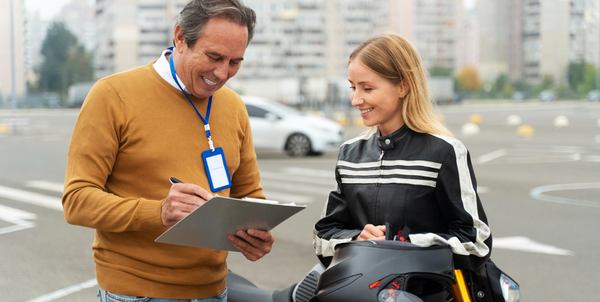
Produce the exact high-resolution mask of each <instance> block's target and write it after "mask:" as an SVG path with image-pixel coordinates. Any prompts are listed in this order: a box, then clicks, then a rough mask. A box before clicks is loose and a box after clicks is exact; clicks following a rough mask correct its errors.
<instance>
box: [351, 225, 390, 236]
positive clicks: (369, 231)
mask: <svg viewBox="0 0 600 302" xmlns="http://www.w3.org/2000/svg"><path fill="white" fill-rule="evenodd" d="M356 240H385V225H377V226H375V225H372V224H367V225H365V227H364V228H363V229H362V231H361V232H360V234H359V235H358V237H356Z"/></svg>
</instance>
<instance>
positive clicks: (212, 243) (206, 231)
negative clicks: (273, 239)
mask: <svg viewBox="0 0 600 302" xmlns="http://www.w3.org/2000/svg"><path fill="white" fill-rule="evenodd" d="M305 208H306V206H304V205H295V204H285V203H279V202H276V201H271V200H261V199H251V198H249V199H238V198H232V197H223V196H215V197H213V198H212V199H210V200H209V201H208V202H207V203H205V204H204V205H202V206H201V207H199V208H197V209H196V210H194V211H193V212H192V213H190V214H189V215H188V216H186V217H185V218H183V219H182V220H180V221H179V222H177V223H176V224H174V225H173V226H171V227H170V228H169V229H168V230H166V231H165V232H164V233H162V234H161V235H160V236H158V237H157V238H156V239H155V240H154V241H155V242H160V243H170V244H177V245H186V246H194V247H206V248H213V249H220V250H229V251H237V249H235V248H234V247H233V246H232V245H231V243H230V242H229V240H228V239H227V236H228V235H229V234H233V233H235V232H236V231H237V230H240V229H260V230H271V229H273V228H274V227H276V226H277V225H278V224H280V223H281V222H283V221H284V220H286V219H288V218H290V217H291V216H292V215H294V214H296V213H298V212H300V211H301V210H304V209H305Z"/></svg>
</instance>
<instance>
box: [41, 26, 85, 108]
mask: <svg viewBox="0 0 600 302" xmlns="http://www.w3.org/2000/svg"><path fill="white" fill-rule="evenodd" d="M41 54H42V57H43V61H42V64H41V67H40V71H39V73H40V74H39V80H38V85H37V87H38V89H39V90H40V91H43V92H48V91H50V92H57V93H58V94H59V95H60V96H61V98H62V99H63V100H64V99H65V97H66V95H67V90H68V88H69V86H71V84H73V83H77V82H85V81H91V80H92V79H93V77H94V69H93V65H92V64H93V63H92V55H91V54H89V53H88V52H86V51H85V49H84V48H83V46H81V45H79V44H78V42H77V38H76V37H75V36H74V35H73V34H72V33H71V32H70V31H69V30H68V29H67V28H66V27H65V25H64V24H63V23H57V22H55V23H52V24H51V25H50V27H49V28H48V32H47V34H46V39H45V40H44V42H43V43H42V51H41Z"/></svg>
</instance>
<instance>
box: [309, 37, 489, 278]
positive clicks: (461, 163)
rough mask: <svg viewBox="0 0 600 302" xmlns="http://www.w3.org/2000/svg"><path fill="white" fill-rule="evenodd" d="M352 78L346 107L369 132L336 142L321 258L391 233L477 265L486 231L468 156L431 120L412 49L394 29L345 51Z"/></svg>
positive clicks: (484, 251)
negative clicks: (334, 183) (443, 249)
mask: <svg viewBox="0 0 600 302" xmlns="http://www.w3.org/2000/svg"><path fill="white" fill-rule="evenodd" d="M348 79H349V81H350V85H351V89H352V106H354V107H355V108H356V109H358V110H360V115H361V117H362V119H363V122H364V124H365V125H366V126H369V127H372V128H371V130H369V131H367V132H366V133H365V134H363V135H361V136H359V137H357V138H354V139H351V140H349V141H347V142H345V143H344V144H342V146H341V147H340V151H339V156H338V162H337V166H336V170H335V172H336V173H335V174H336V180H337V184H338V189H337V191H333V192H331V193H330V195H329V199H328V202H327V204H326V205H325V209H324V213H323V217H322V218H321V219H320V220H319V221H318V222H317V223H316V225H315V237H314V246H315V251H316V253H317V255H318V256H319V258H320V259H321V261H322V262H323V264H325V265H326V266H327V265H328V264H329V261H330V260H331V256H332V255H333V251H334V247H335V245H336V244H339V243H342V242H347V241H351V240H383V239H385V235H386V233H391V234H390V235H391V236H390V237H395V238H397V239H399V240H406V241H410V242H412V243H414V244H416V245H419V246H431V245H436V244H447V245H449V246H451V248H452V251H453V253H454V254H455V256H456V257H455V265H456V266H457V267H458V268H464V269H475V268H477V267H478V266H479V265H481V264H482V263H483V262H484V261H485V260H486V259H487V258H489V256H490V251H491V244H492V237H491V233H490V229H489V227H488V225H487V218H486V215H485V213H484V211H483V208H482V206H481V201H480V200H479V197H478V195H477V191H476V188H477V184H476V181H475V175H474V173H473V168H472V165H471V160H470V157H469V153H468V151H467V149H466V148H465V146H464V145H463V143H462V142H460V141H459V140H457V139H455V138H453V137H451V134H450V132H449V131H448V130H447V129H446V128H445V127H444V126H443V125H442V124H441V123H440V122H439V121H438V120H437V119H436V117H435V116H434V114H433V112H432V111H433V110H432V104H431V101H430V98H429V96H428V92H427V82H426V76H425V71H424V70H423V65H422V63H421V59H420V58H419V55H418V54H417V52H416V51H415V49H414V48H413V47H412V46H411V45H410V44H409V43H408V42H407V41H406V40H405V39H403V38H401V37H399V36H397V35H384V36H379V37H376V38H372V39H370V40H367V41H365V42H364V43H362V44H361V45H360V46H359V47H358V48H357V49H355V50H354V52H352V54H351V55H350V62H349V65H348ZM386 224H388V227H389V229H388V228H386Z"/></svg>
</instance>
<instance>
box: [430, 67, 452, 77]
mask: <svg viewBox="0 0 600 302" xmlns="http://www.w3.org/2000/svg"><path fill="white" fill-rule="evenodd" d="M429 75H430V76H432V77H449V76H451V75H452V70H450V68H447V67H444V66H438V65H436V66H432V67H431V68H429Z"/></svg>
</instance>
